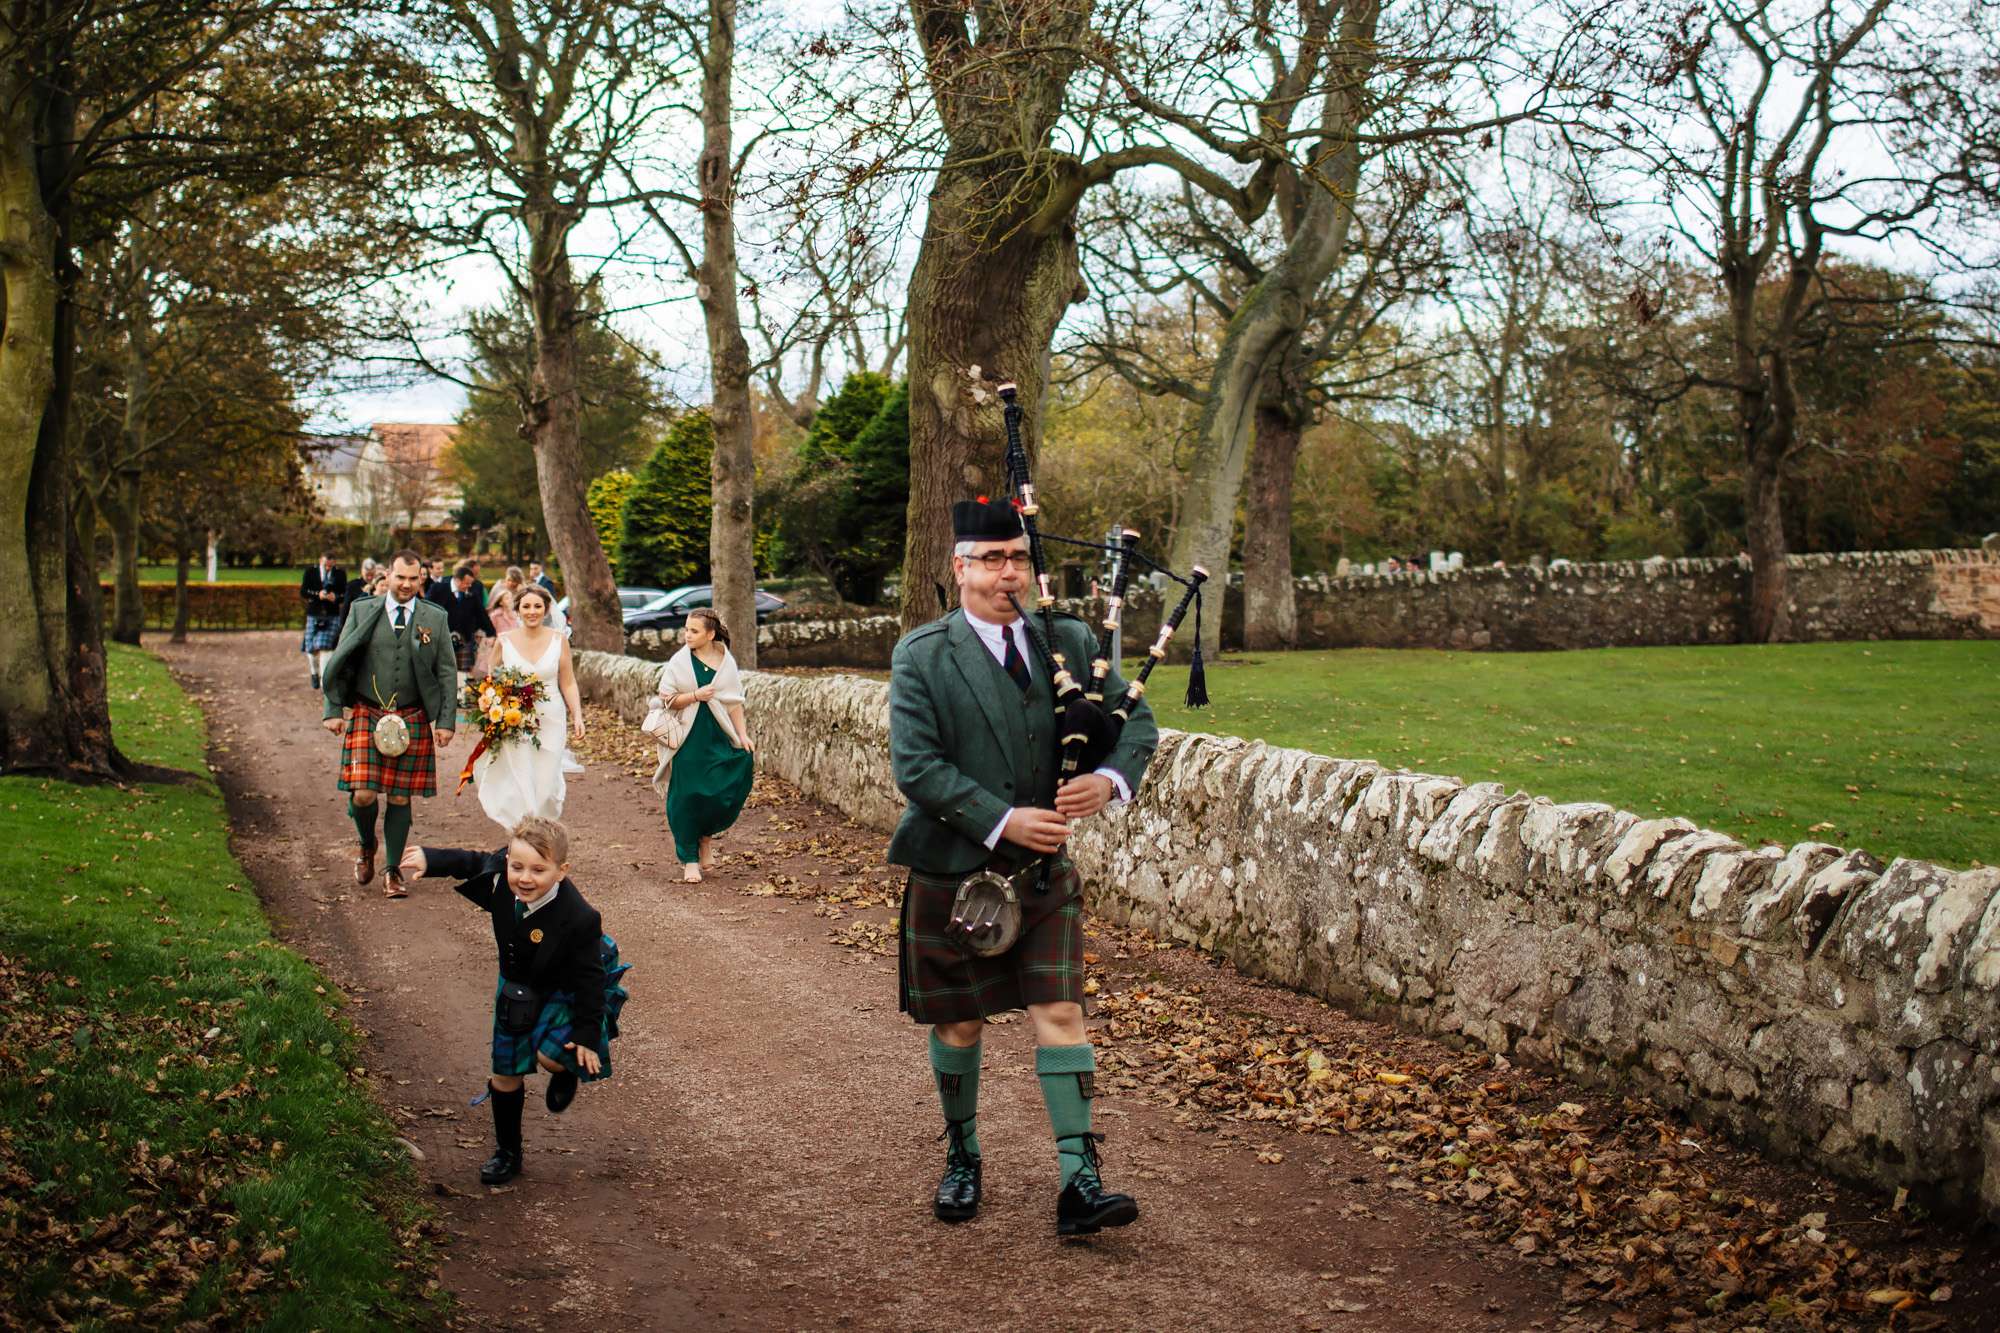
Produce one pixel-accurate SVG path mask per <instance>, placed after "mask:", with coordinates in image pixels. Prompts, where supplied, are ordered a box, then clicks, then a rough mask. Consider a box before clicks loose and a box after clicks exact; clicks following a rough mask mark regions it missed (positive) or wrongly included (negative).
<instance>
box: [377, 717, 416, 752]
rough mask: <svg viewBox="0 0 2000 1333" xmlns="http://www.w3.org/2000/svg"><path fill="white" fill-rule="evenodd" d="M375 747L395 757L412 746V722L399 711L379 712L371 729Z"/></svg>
mask: <svg viewBox="0 0 2000 1333" xmlns="http://www.w3.org/2000/svg"><path fill="white" fill-rule="evenodd" d="M370 734H371V736H372V738H373V740H374V742H375V748H376V749H377V750H379V751H381V752H382V753H383V754H385V755H387V756H388V757H389V758H391V759H394V758H395V757H396V756H397V755H399V754H401V753H403V751H405V750H407V749H409V748H410V724H409V723H407V722H405V721H403V718H402V715H401V714H399V713H378V714H376V716H375V726H374V728H373V730H372V731H371V733H370Z"/></svg>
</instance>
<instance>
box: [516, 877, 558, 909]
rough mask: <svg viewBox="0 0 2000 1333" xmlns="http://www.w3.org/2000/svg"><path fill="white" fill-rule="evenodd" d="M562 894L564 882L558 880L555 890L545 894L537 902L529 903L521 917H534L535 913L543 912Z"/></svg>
mask: <svg viewBox="0 0 2000 1333" xmlns="http://www.w3.org/2000/svg"><path fill="white" fill-rule="evenodd" d="M561 892H562V881H561V880H557V881H556V886H555V887H554V888H552V889H550V890H549V891H548V892H547V893H545V894H543V895H542V896H541V897H539V898H537V899H535V901H533V902H531V903H529V904H528V905H527V907H526V909H525V910H524V911H523V912H522V913H521V915H522V916H523V917H531V916H533V915H534V914H535V913H537V912H539V911H541V910H542V909H543V908H544V907H547V906H548V905H549V904H550V903H552V902H554V901H555V900H556V895H557V894H558V893H561Z"/></svg>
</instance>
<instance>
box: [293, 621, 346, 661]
mask: <svg viewBox="0 0 2000 1333" xmlns="http://www.w3.org/2000/svg"><path fill="white" fill-rule="evenodd" d="M339 642H340V617H339V616H338V615H331V616H307V617H306V632H305V637H303V638H302V639H300V640H299V651H300V652H302V653H330V652H332V651H333V649H334V645H336V644H338V643H339Z"/></svg>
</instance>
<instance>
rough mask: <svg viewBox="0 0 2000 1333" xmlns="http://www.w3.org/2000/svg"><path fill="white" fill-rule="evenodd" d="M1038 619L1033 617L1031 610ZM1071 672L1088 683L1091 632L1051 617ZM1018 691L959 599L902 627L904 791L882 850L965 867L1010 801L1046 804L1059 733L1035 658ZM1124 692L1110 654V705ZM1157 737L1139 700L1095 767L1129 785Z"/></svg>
mask: <svg viewBox="0 0 2000 1333" xmlns="http://www.w3.org/2000/svg"><path fill="white" fill-rule="evenodd" d="M1036 620H1037V624H1038V626H1039V622H1040V617H1039V616H1037V617H1036ZM1054 623H1055V631H1056V643H1055V644H1054V645H1052V646H1054V647H1056V648H1058V650H1059V651H1061V652H1062V654H1063V655H1064V657H1065V659H1066V660H1067V665H1068V668H1069V671H1070V674H1071V675H1073V676H1075V677H1077V679H1078V681H1079V682H1080V683H1082V684H1084V685H1086V686H1087V685H1088V683H1089V674H1090V660H1091V658H1092V657H1093V656H1094V655H1095V654H1096V651H1097V641H1096V637H1095V636H1094V635H1093V634H1092V633H1091V631H1090V627H1089V626H1088V625H1086V624H1085V623H1084V622H1083V621H1081V620H1078V619H1077V618H1076V617H1075V616H1069V615H1057V616H1055V617H1054ZM1033 674H1034V677H1035V685H1034V688H1033V689H1032V690H1031V691H1030V692H1029V693H1028V695H1026V696H1025V697H1024V696H1023V695H1022V693H1021V689H1020V687H1019V686H1018V685H1016V684H1014V682H1013V681H1012V680H1011V679H1009V678H1008V676H1007V673H1006V671H1004V670H1003V669H1002V668H1001V666H1000V664H999V663H998V662H996V661H994V660H993V654H992V653H990V652H988V651H987V650H986V645H985V644H983V643H981V642H980V641H979V635H978V633H977V632H976V631H974V630H973V628H972V627H971V626H970V625H968V624H967V623H966V620H965V612H964V611H962V610H957V611H953V612H951V613H950V614H949V615H947V616H945V617H943V618H942V619H940V620H934V621H932V622H931V623H930V624H928V625H922V626H919V627H918V628H916V629H914V630H911V631H910V632H909V633H908V634H906V635H904V636H903V638H902V641H901V642H899V643H898V644H897V645H896V653H895V657H894V659H893V660H892V662H891V670H890V676H889V764H890V770H891V772H892V773H893V775H894V777H895V780H896V786H897V787H898V788H899V789H900V790H901V791H902V793H903V795H904V796H905V797H907V798H908V799H909V805H908V806H907V807H906V808H905V809H904V811H903V817H902V819H901V820H900V821H898V823H897V825H896V832H895V835H894V836H893V837H892V838H891V839H890V840H889V861H890V864H892V865H906V866H909V867H910V868H912V869H914V870H921V871H924V872H925V873H927V874H933V875H941V876H942V875H962V874H968V873H970V872H971V871H973V870H975V869H977V868H978V867H979V866H980V865H982V864H983V863H984V862H985V861H986V860H987V858H988V857H989V856H991V855H992V853H991V852H989V851H988V850H987V848H986V843H985V839H986V835H987V834H989V833H991V832H992V831H993V826H994V825H995V824H998V823H999V822H1000V820H1001V819H1002V818H1003V817H1004V816H1005V815H1006V813H1007V811H1008V810H1010V809H1012V808H1013V807H1015V806H1027V805H1042V806H1047V805H1049V804H1050V803H1051V802H1052V800H1053V799H1054V795H1055V774H1056V769H1057V749H1058V746H1057V736H1056V724H1055V719H1054V717H1053V715H1052V712H1051V698H1052V696H1051V693H1050V689H1049V684H1048V682H1047V680H1046V679H1045V673H1044V672H1043V670H1042V668H1041V664H1040V663H1036V664H1035V665H1034V667H1033ZM1124 692H1125V681H1124V678H1123V677H1121V676H1120V675H1119V674H1118V665H1117V663H1115V662H1114V663H1112V669H1111V675H1110V678H1109V679H1108V680H1107V682H1106V684H1105V691H1104V694H1105V707H1106V708H1107V709H1109V708H1110V707H1111V706H1112V705H1113V704H1115V703H1116V702H1117V700H1118V698H1119V697H1120V696H1121V695H1123V694H1124ZM1158 743H1159V730H1158V728H1156V727H1155V726H1154V724H1153V712H1152V710H1151V709H1150V708H1148V707H1147V706H1146V703H1145V701H1144V700H1143V699H1142V700H1140V702H1139V706H1138V707H1137V708H1136V709H1134V710H1133V712H1132V716H1131V719H1130V720H1129V721H1127V722H1126V724H1125V730H1124V731H1123V732H1122V733H1120V735H1119V738H1118V744H1117V746H1116V748H1114V749H1113V750H1112V752H1111V755H1110V757H1109V758H1107V759H1106V760H1105V761H1104V763H1103V765H1101V766H1102V767H1105V768H1111V769H1115V770H1117V772H1118V774H1119V776H1121V777H1123V778H1124V779H1125V782H1126V785H1127V786H1128V787H1130V789H1131V791H1132V794H1133V795H1134V796H1137V795H1138V792H1139V782H1140V780H1141V779H1142V778H1143V777H1145V775H1146V764H1147V762H1148V761H1149V760H1150V759H1152V757H1153V749H1154V747H1155V746H1156V745H1157V744H1158Z"/></svg>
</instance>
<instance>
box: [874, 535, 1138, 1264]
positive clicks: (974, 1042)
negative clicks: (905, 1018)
mask: <svg viewBox="0 0 2000 1333" xmlns="http://www.w3.org/2000/svg"><path fill="white" fill-rule="evenodd" d="M952 530H953V535H954V537H955V538H956V545H955V547H954V550H953V556H952V573H953V576H954V578H955V579H956V581H957V583H958V594H959V609H958V610H956V611H953V612H951V613H950V614H949V615H946V616H945V617H943V618H942V619H940V620H937V621H933V622H932V623H931V624H928V625H924V626H922V627H920V628H918V629H916V630H913V631H911V632H910V633H909V634H907V635H905V636H904V637H903V639H902V641H901V642H900V643H898V644H897V645H896V652H895V658H894V661H893V671H892V674H891V676H890V679H889V746H890V761H891V765H892V768H893V771H894V775H895V779H896V785H897V787H899V788H900V789H901V790H902V792H903V794H904V796H906V797H907V798H908V799H909V805H908V807H907V808H906V809H905V810H904V811H903V816H902V820H901V822H900V823H898V824H897V826H896V832H895V836H894V837H893V838H892V839H891V841H890V843H889V860H890V862H891V863H892V864H896V865H904V866H908V867H909V872H910V875H909V885H908V887H907V889H906V890H905V891H904V894H903V913H902V927H901V949H900V955H901V956H900V972H901V980H900V985H901V992H902V994H901V1007H902V1008H903V1010H904V1011H905V1012H907V1013H908V1014H909V1015H910V1016H911V1017H912V1018H914V1019H915V1020H916V1021H917V1022H919V1023H928V1024H930V1025H931V1038H930V1055H931V1067H932V1069H933V1070H934V1071H935V1073H936V1076H937V1085H938V1096H939V1100H940V1101H941V1102H942V1104H943V1110H944V1120H945V1131H944V1135H943V1136H942V1137H944V1138H945V1139H947V1140H948V1145H947V1148H946V1152H945V1169H944V1175H943V1178H942V1179H941V1180H940V1181H939V1183H938V1187H937V1193H936V1197H935V1198H934V1200H933V1204H932V1210H933V1212H934V1213H935V1215H936V1216H937V1217H938V1218H939V1219H940V1220H941V1221H946V1222H960V1221H964V1220H966V1219H968V1218H970V1217H972V1216H973V1215H974V1214H975V1213H976V1212H977V1211H978V1209H979V1198H980V1180H981V1160H980V1152H979V1135H978V1130H977V1116H978V1107H979V1069H980V1034H981V1032H982V1030H983V1027H984V1024H985V1020H986V1019H987V1018H989V1017H991V1016H992V1015H994V1014H1000V1013H1005V1012H1007V1011H1009V1010H1014V1009H1021V1008H1025V1009H1027V1011H1028V1017H1029V1019H1030V1021H1031V1023H1032V1024H1033V1027H1034V1031H1035V1044H1036V1052H1035V1070H1036V1073H1037V1074H1038V1075H1039V1076H1040V1082H1041V1090H1042V1100H1043V1101H1044V1102H1045V1103H1046V1104H1047V1107H1048V1113H1049V1123H1050V1126H1051V1127H1052V1129H1053V1130H1054V1133H1055V1139H1056V1153H1057V1158H1058V1161H1059V1162H1060V1165H1061V1168H1062V1186H1061V1193H1060V1194H1059V1195H1058V1197H1057V1200H1056V1231H1057V1234H1059V1235H1065V1236H1074V1235H1086V1234H1089V1233H1091V1232H1094V1231H1097V1230H1099V1229H1100V1228H1103V1227H1107V1226H1124V1225H1126V1224H1128V1223H1130V1222H1132V1221H1134V1220H1135V1219H1137V1217H1138V1216H1139V1206H1138V1204H1137V1202H1135V1201H1134V1200H1133V1199H1132V1197H1131V1196H1130V1195H1127V1194H1114V1193H1111V1192H1110V1191H1108V1190H1106V1189H1105V1188H1104V1183H1103V1180H1102V1178H1101V1176H1100V1174H1099V1156H1098V1150H1097V1145H1098V1143H1099V1142H1101V1141H1102V1136H1101V1135H1099V1134H1096V1133H1093V1132H1092V1130H1091V1100H1092V1098H1093V1096H1094V1095H1095V1088H1094V1077H1095V1073H1096V1067H1097V1065H1096V1059H1095V1055H1094V1052H1093V1051H1092V1048H1091V1045H1090V1041H1089V1038H1088V1037H1087V1036H1086V1035H1085V1033H1084V1027H1083V980H1084V976H1083V971H1084V969H1083V904H1082V901H1081V897H1080V894H1081V889H1082V885H1081V883H1080V881H1079V880H1078V877H1077V874H1076V870H1075V868H1074V867H1073V866H1072V865H1071V864H1070V861H1069V858H1068V857H1067V856H1065V855H1064V854H1063V844H1064V843H1065V842H1066V841H1067V840H1068V838H1069V835H1070V830H1071V826H1072V825H1073V824H1074V822H1075V821H1077V820H1079V819H1085V818H1088V817H1089V816H1091V815H1094V814H1096V813H1097V812H1098V811H1100V810H1102V809H1104V808H1105V807H1106V806H1107V805H1110V804H1112V803H1114V802H1118V801H1125V800H1130V799H1131V796H1132V793H1133V791H1134V790H1136V789H1137V787H1138V785H1139V781H1140V778H1141V777H1142V776H1143V775H1144V774H1145V771H1146V763H1147V761H1148V760H1149V759H1150V758H1151V757H1152V754H1153V747H1154V745H1155V744H1156V742H1157V739H1158V733H1157V731H1156V729H1155V727H1154V725H1153V717H1152V713H1151V712H1150V710H1148V709H1147V708H1146V707H1145V706H1144V704H1143V703H1141V704H1140V705H1139V706H1138V707H1137V708H1136V709H1135V710H1134V712H1133V713H1132V715H1131V718H1130V720H1129V721H1128V722H1127V724H1126V726H1125V729H1124V731H1123V733H1122V734H1121V735H1120V737H1119V740H1118V744H1117V745H1116V747H1115V748H1114V749H1113V750H1112V752H1111V753H1110V755H1109V756H1108V757H1107V758H1106V760H1105V761H1104V763H1103V764H1102V765H1100V766H1099V767H1098V768H1097V769H1096V771H1095V772H1091V773H1083V774H1079V775H1078V776H1076V777H1074V778H1072V779H1070V780H1069V781H1068V782H1066V783H1064V784H1063V786H1062V789H1061V790H1060V791H1058V790H1057V787H1056V776H1057V764H1058V737H1057V734H1056V733H1057V726H1056V711H1055V695H1054V692H1053V690H1052V687H1051V681H1050V680H1049V677H1048V672H1047V670H1046V668H1045V666H1044V665H1043V663H1041V662H1040V661H1038V660H1037V653H1036V651H1035V648H1034V645H1033V644H1032V643H1031V642H1030V641H1028V640H1027V639H1026V638H1025V637H1024V634H1025V633H1026V632H1027V630H1028V626H1027V624H1026V622H1025V620H1024V618H1023V617H1022V616H1021V614H1020V612H1019V610H1018V609H1017V605H1018V603H1017V599H1018V598H1019V596H1020V595H1021V594H1022V592H1023V591H1024V590H1025V589H1026V588H1027V586H1028V583H1029V567H1030V565H1029V554H1028V540H1027V537H1026V534H1025V532H1024V530H1023V527H1022V523H1021V518H1020V515H1019V514H1018V513H1017V512H1016V511H1015V509H1014V508H1013V507H1012V506H1011V505H1010V504H1008V503H1006V502H1004V501H989V500H987V499H986V497H984V496H981V497H980V498H979V499H978V500H972V501H962V502H960V503H958V504H955V505H953V506H952ZM1040 623H1041V624H1042V625H1044V626H1047V627H1048V628H1049V629H1050V630H1052V631H1053V638H1054V639H1055V642H1054V643H1052V644H1051V645H1050V646H1051V647H1053V648H1054V649H1055V650H1056V651H1057V652H1059V653H1062V654H1064V655H1065V656H1066V658H1067V660H1068V661H1069V662H1072V663H1087V662H1089V661H1090V659H1091V656H1092V653H1093V651H1094V647H1095V645H1094V642H1093V640H1092V637H1091V633H1090V629H1089V627H1088V626H1087V625H1085V624H1084V622H1082V621H1081V620H1078V619H1076V618H1074V617H1072V616H1060V615H1052V616H1048V617H1045V618H1042V619H1041V621H1040ZM1112 676H1113V678H1112V680H1111V682H1110V689H1109V690H1107V695H1108V696H1110V697H1116V695H1115V694H1113V693H1112V692H1113V691H1122V690H1123V688H1124V682H1123V681H1122V680H1120V679H1118V678H1117V675H1116V668H1115V667H1114V668H1113V671H1112ZM982 871H992V872H995V873H994V874H992V875H981V874H979V873H978V872H982ZM975 881H977V882H982V883H984V884H985V885H987V886H989V887H990V886H994V885H998V886H999V888H1000V892H1001V894H1002V896H1003V897H1005V898H1006V899H1007V900H1008V901H1009V903H1010V904H1011V903H1014V902H1018V906H1019V923H1020V929H1019V934H1018V936H1017V937H1015V939H1014V941H1013V943H1012V945H1011V947H1008V948H1006V949H1005V950H1004V952H998V953H990V952H986V951H981V950H975V949H974V948H973V947H972V945H971V939H972V937H971V936H970V935H969V934H968V933H967V931H966V930H965V929H963V928H962V919H961V923H960V925H959V927H957V928H955V926H954V921H953V915H954V902H955V901H957V902H958V903H959V904H960V906H961V908H962V907H963V903H964V898H963V896H962V894H961V887H962V886H968V885H970V884H972V883H973V882H975ZM962 916H963V913H961V918H962Z"/></svg>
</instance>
